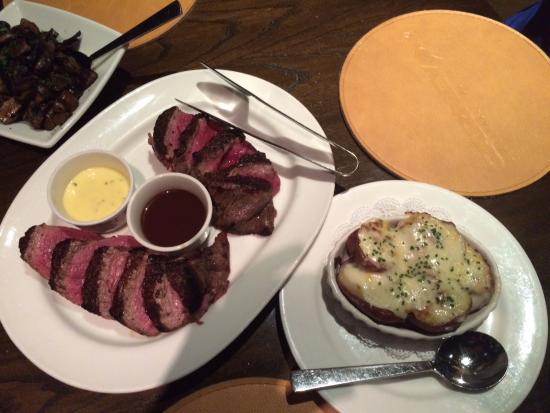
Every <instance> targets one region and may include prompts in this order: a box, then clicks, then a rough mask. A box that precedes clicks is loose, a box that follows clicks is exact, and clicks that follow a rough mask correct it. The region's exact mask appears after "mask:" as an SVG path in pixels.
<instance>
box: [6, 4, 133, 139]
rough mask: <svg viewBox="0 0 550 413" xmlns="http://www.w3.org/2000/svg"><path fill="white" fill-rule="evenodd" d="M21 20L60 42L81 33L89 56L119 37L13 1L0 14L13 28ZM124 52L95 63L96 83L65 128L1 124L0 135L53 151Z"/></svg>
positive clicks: (91, 23)
mask: <svg viewBox="0 0 550 413" xmlns="http://www.w3.org/2000/svg"><path fill="white" fill-rule="evenodd" d="M21 18H25V19H27V20H30V21H32V22H34V23H35V24H36V25H37V26H38V28H39V29H40V30H41V31H48V30H50V29H54V30H55V31H56V32H57V33H59V37H58V40H59V41H61V40H64V39H67V38H69V37H71V36H72V35H74V34H75V33H76V32H77V31H80V32H81V37H80V38H81V42H80V49H79V51H81V52H82V53H84V54H87V55H90V54H91V53H93V52H95V51H96V50H98V49H100V48H101V47H103V46H105V45H106V44H107V43H109V42H110V41H112V40H114V39H115V38H116V37H118V36H119V35H120V33H118V32H116V31H115V30H112V29H110V28H108V27H106V26H103V25H101V24H99V23H97V22H95V21H93V20H89V19H86V18H84V17H81V16H78V15H76V14H73V13H69V12H66V11H64V10H60V9H56V8H54V7H49V6H45V5H43V4H37V3H35V2H32V1H12V2H11V3H10V4H8V5H7V6H6V7H5V8H4V9H3V10H0V20H4V21H6V22H8V23H9V24H10V25H11V26H13V25H16V24H19V22H20V20H21ZM124 51H125V49H124V48H120V49H118V50H115V51H113V52H111V53H109V54H107V55H105V56H102V57H100V58H98V59H97V60H95V61H94V62H93V63H92V69H93V70H94V71H95V72H96V73H97V79H96V81H95V82H94V83H93V84H92V85H91V86H90V87H89V88H87V89H86V90H85V91H84V93H83V94H82V96H81V97H80V99H79V100H78V107H77V108H76V110H75V111H74V112H73V113H72V115H71V116H70V117H69V118H68V119H67V120H66V121H65V123H63V125H61V126H58V127H56V128H54V129H52V130H50V131H48V130H36V129H33V128H32V127H31V126H30V125H29V124H28V123H26V122H16V123H12V124H10V125H4V124H1V123H0V135H1V136H4V137H6V138H10V139H13V140H16V141H20V142H24V143H27V144H30V145H34V146H39V147H42V148H51V147H52V146H53V145H55V144H56V143H57V142H58V141H59V140H60V139H61V138H62V137H63V135H64V134H65V133H66V132H68V131H69V130H70V128H71V127H72V126H73V125H74V124H75V123H76V121H77V120H78V119H79V118H80V117H81V116H82V115H83V114H84V112H86V110H87V109H88V107H89V106H90V105H91V104H92V102H93V101H94V100H95V98H96V97H97V95H99V92H101V90H102V89H103V87H105V84H106V83H107V81H108V80H109V78H110V77H111V75H112V74H113V72H114V70H115V68H116V67H117V66H118V63H119V62H120V59H121V58H122V56H123V55H124Z"/></svg>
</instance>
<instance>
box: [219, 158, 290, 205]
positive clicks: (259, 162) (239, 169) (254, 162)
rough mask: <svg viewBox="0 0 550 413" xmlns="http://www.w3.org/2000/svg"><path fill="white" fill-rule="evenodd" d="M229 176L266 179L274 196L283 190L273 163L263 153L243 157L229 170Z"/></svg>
mask: <svg viewBox="0 0 550 413" xmlns="http://www.w3.org/2000/svg"><path fill="white" fill-rule="evenodd" d="M227 176H251V177H254V178H259V179H264V180H266V181H267V182H269V183H271V188H272V192H273V196H275V195H276V194H277V192H279V189H280V188H281V179H280V178H279V175H278V174H277V172H276V171H275V169H273V165H272V164H271V161H270V160H269V159H267V158H266V156H265V153H263V152H256V153H255V154H253V155H245V156H243V157H242V158H241V159H240V160H239V161H238V162H237V163H236V164H234V165H233V166H232V167H231V168H230V169H229V170H228V172H227Z"/></svg>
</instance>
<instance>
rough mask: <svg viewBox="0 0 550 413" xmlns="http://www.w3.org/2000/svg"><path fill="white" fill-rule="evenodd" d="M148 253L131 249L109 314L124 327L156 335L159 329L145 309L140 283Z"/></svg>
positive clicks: (141, 283)
mask: <svg viewBox="0 0 550 413" xmlns="http://www.w3.org/2000/svg"><path fill="white" fill-rule="evenodd" d="M148 258H149V253H148V252H147V251H146V250H144V249H137V250H133V251H132V252H131V253H130V256H129V257H128V261H127V263H126V268H125V269H124V273H123V274H122V276H121V277H120V281H119V282H118V287H117V290H116V293H115V297H114V300H113V306H112V307H111V315H112V316H113V318H114V319H115V320H118V321H120V322H121V323H122V324H124V325H125V326H126V327H128V328H130V329H132V330H134V331H137V332H138V333H140V334H143V335H146V336H156V335H157V334H159V330H158V329H157V328H156V327H155V325H154V324H153V322H152V321H151V318H150V317H149V316H148V315H147V312H146V311H145V306H144V301H143V294H142V291H143V289H142V285H143V280H144V278H145V273H146V270H147V260H148Z"/></svg>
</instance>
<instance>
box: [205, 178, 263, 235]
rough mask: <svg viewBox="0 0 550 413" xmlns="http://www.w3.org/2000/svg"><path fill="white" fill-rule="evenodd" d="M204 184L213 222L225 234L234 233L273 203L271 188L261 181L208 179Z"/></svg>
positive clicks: (256, 179) (253, 179)
mask: <svg viewBox="0 0 550 413" xmlns="http://www.w3.org/2000/svg"><path fill="white" fill-rule="evenodd" d="M204 184H205V186H206V188H207V189H208V192H209V193H210V196H211V197H212V204H213V206H214V211H213V214H212V221H213V223H214V225H215V226H216V227H218V228H220V229H222V230H224V231H228V232H233V230H234V228H235V226H236V225H237V224H239V223H240V222H244V221H248V220H250V219H252V218H254V217H255V216H257V215H258V214H259V213H260V212H261V211H262V210H263V209H264V207H265V206H266V205H267V204H268V203H269V202H270V201H271V199H272V194H271V191H272V189H271V184H270V183H269V182H267V181H266V180H264V179H258V178H253V177H249V176H232V177H225V176H219V175H216V176H210V175H208V176H206V177H205V178H204ZM239 233H242V232H239Z"/></svg>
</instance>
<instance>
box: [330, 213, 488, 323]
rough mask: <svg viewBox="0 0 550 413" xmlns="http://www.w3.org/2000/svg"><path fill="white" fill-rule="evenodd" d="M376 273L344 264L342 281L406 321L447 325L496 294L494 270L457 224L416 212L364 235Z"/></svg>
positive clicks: (371, 226) (367, 227)
mask: <svg viewBox="0 0 550 413" xmlns="http://www.w3.org/2000/svg"><path fill="white" fill-rule="evenodd" d="M357 236H358V240H357V242H359V247H360V249H361V251H362V253H363V254H364V255H365V257H366V258H367V259H368V260H369V261H370V263H371V264H372V266H373V267H374V268H376V267H378V268H379V269H381V270H379V269H376V270H374V271H369V270H366V269H365V268H364V267H363V266H360V265H358V264H357V263H354V262H350V261H348V262H346V263H344V264H343V265H342V266H341V267H340V270H339V273H338V277H339V282H340V283H341V284H342V285H343V286H344V287H345V288H346V290H347V291H348V292H349V293H351V294H353V295H354V296H355V297H356V298H358V299H360V300H363V301H365V302H366V303H368V304H369V305H371V306H374V307H377V308H380V309H385V310H389V311H391V312H392V313H394V314H395V315H396V316H398V317H399V318H402V319H405V318H406V317H407V316H408V315H409V313H412V314H414V316H415V317H416V318H417V319H418V320H419V321H421V322H423V323H426V324H429V325H432V326H441V325H445V324H447V323H449V322H452V321H455V320H461V319H462V318H464V317H465V316H466V315H467V314H469V313H470V312H473V311H475V310H477V309H479V308H481V307H483V306H484V305H485V304H487V302H488V301H489V300H490V298H491V295H492V292H493V280H492V274H491V270H490V268H489V266H488V264H487V262H486V261H485V259H484V258H483V257H482V255H481V254H480V253H479V252H478V251H477V250H475V248H473V247H472V246H471V245H470V244H469V243H468V242H467V241H466V240H465V239H464V237H462V236H461V234H460V233H459V232H458V231H457V230H456V228H455V226H454V225H453V224H452V223H449V222H444V221H440V220H438V219H436V218H434V217H432V216H431V215H429V214H425V213H410V214H408V217H407V218H406V219H404V220H400V221H383V220H374V221H369V222H367V223H366V224H363V225H362V226H361V228H360V229H359V231H358V233H357Z"/></svg>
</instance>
